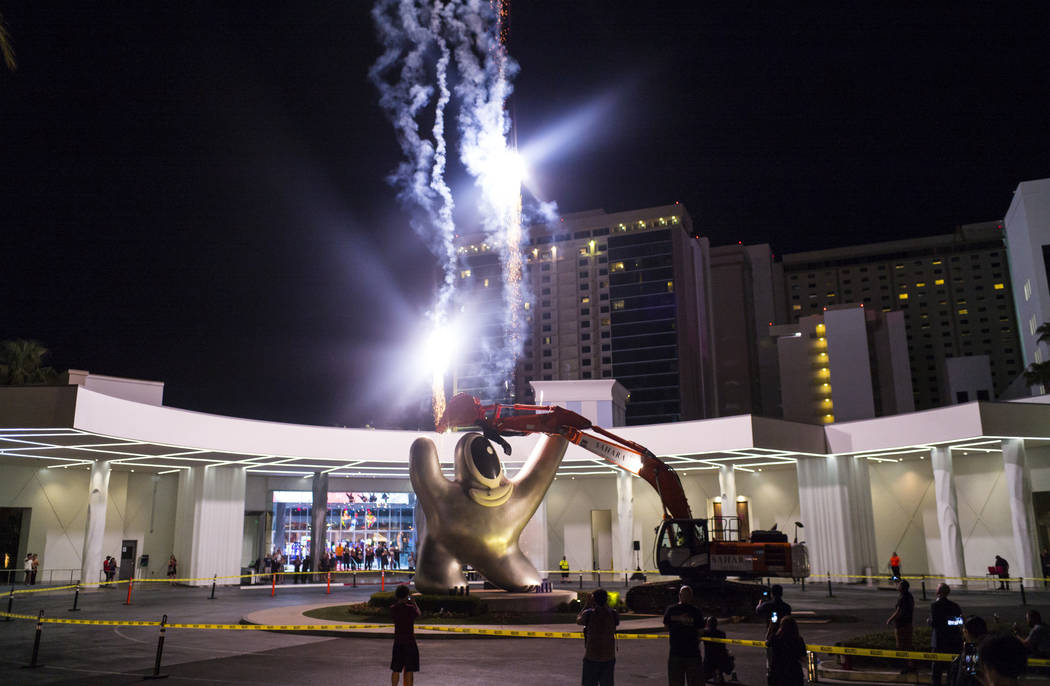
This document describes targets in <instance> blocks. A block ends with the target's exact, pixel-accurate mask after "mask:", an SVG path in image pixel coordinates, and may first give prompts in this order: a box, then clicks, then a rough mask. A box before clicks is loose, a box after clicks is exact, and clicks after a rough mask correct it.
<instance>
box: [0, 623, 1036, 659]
mask: <svg viewBox="0 0 1050 686" xmlns="http://www.w3.org/2000/svg"><path fill="white" fill-rule="evenodd" d="M0 617H10V618H12V619H28V620H39V621H41V622H43V623H45V624H83V625H91V626H153V627H159V626H160V622H149V621H135V620H121V619H66V618H64V617H37V616H36V615H24V614H18V613H13V612H2V611H0ZM164 627H165V628H166V629H219V630H224V631H352V630H357V629H385V628H390V629H393V625H392V624H383V623H373V624H210V623H200V624H186V623H178V622H175V623H171V624H165V625H164ZM415 628H416V629H420V630H425V631H441V632H446V633H454V634H473V635H476V636H514V637H519V638H574V639H579V638H583V632H580V631H530V630H527V629H483V628H477V627H469V626H446V625H439V624H419V625H416V627H415ZM616 638H620V639H626V640H632V639H635V640H637V639H645V640H652V639H666V638H667V634H642V633H637V634H636V633H618V634H616ZM700 640H702V641H708V642H711V643H724V644H726V645H736V646H745V647H748V648H765V647H766V642H765V641H752V640H747V639H742V638H709V637H707V636H703V637H701V638H700ZM806 650H808V651H810V652H813V653H823V654H830V655H856V656H863V657H883V658H892V659H901V660H905V659H910V660H922V661H926V662H931V661H932V662H951V661H952V660H954V659H955V658H956V657H957V655H955V654H953V653H925V652H918V651H907V650H880V649H877V648H852V647H845V646H827V645H807V646H806ZM1028 664H1029V665H1032V666H1039V667H1045V666H1050V660H1040V659H1034V658H1031V659H1029V660H1028Z"/></svg>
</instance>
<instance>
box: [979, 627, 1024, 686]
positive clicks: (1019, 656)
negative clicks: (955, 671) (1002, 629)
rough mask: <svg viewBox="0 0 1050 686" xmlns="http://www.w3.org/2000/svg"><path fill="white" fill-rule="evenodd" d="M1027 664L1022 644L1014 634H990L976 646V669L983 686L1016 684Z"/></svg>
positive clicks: (1010, 685)
mask: <svg viewBox="0 0 1050 686" xmlns="http://www.w3.org/2000/svg"><path fill="white" fill-rule="evenodd" d="M1027 664H1028V656H1027V655H1026V654H1025V649H1024V645H1022V644H1021V641H1019V640H1018V639H1017V637H1015V636H1008V635H1005V634H991V635H989V636H986V637H985V639H984V640H983V641H981V644H980V645H979V646H978V647H977V665H978V667H977V669H978V675H979V677H980V681H981V683H982V684H983V685H984V686H1017V683H1018V679H1019V677H1020V676H1021V675H1022V674H1024V671H1025V668H1026V667H1027Z"/></svg>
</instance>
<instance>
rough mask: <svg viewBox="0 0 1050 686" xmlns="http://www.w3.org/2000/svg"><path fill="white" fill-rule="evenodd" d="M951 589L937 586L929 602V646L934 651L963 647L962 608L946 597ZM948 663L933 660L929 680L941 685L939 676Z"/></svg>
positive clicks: (946, 651) (934, 684)
mask: <svg viewBox="0 0 1050 686" xmlns="http://www.w3.org/2000/svg"><path fill="white" fill-rule="evenodd" d="M951 592H952V589H951V587H950V586H948V584H940V585H939V586H937V599H936V600H934V601H933V602H932V603H931V604H930V620H929V622H930V628H931V629H932V630H933V631H932V633H931V634H930V648H931V649H932V650H933V652H935V653H958V652H959V651H960V650H962V647H963V617H962V608H961V607H959V606H958V605H957V604H956V603H955V602H954V601H952V600H949V599H948V594H949V593H951ZM948 666H949V663H947V662H940V661H937V662H933V663H932V664H931V665H930V682H931V683H932V684H933V686H941V676H942V675H943V674H944V673H945V672H946V671H947V669H948Z"/></svg>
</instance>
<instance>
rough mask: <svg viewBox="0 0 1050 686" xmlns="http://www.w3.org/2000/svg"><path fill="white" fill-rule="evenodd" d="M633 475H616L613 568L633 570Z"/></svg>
mask: <svg viewBox="0 0 1050 686" xmlns="http://www.w3.org/2000/svg"><path fill="white" fill-rule="evenodd" d="M634 479H635V477H634V475H633V474H628V473H626V472H619V473H617V475H616V523H615V525H614V528H613V568H614V569H633V568H634V566H633V565H634V559H633V556H634V545H633V543H632V542H633V541H634Z"/></svg>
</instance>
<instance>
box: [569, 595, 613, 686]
mask: <svg viewBox="0 0 1050 686" xmlns="http://www.w3.org/2000/svg"><path fill="white" fill-rule="evenodd" d="M576 623H577V624H580V625H582V626H583V643H584V653H583V682H582V683H583V686H613V672H614V669H615V667H616V626H617V625H618V624H619V623H620V616H619V615H618V614H617V613H616V610H613V609H612V608H610V607H609V594H608V593H607V592H606V591H605V589H604V588H598V589H595V591H594V592H593V593H591V598H590V600H589V601H588V602H587V607H586V608H585V609H584V610H583V611H582V612H581V613H580V614H579V615H577V616H576Z"/></svg>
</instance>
